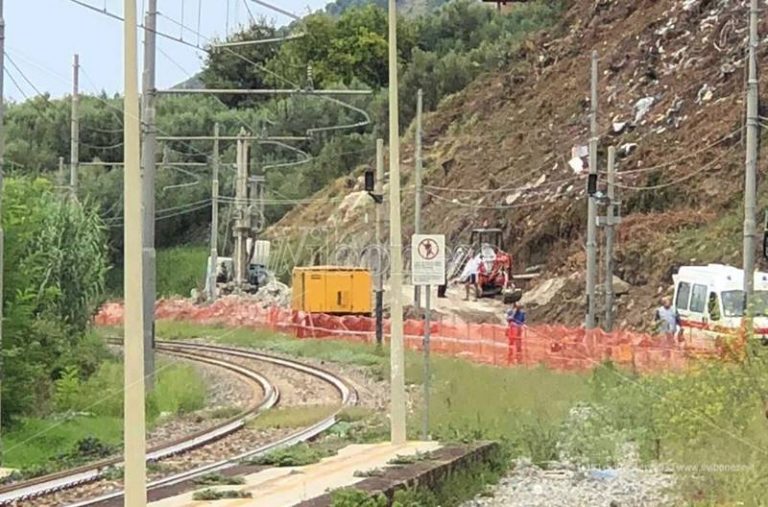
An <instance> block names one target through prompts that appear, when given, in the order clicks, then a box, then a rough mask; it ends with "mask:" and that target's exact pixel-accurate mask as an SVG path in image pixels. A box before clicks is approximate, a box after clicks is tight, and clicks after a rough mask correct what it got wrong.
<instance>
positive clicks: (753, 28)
mask: <svg viewBox="0 0 768 507" xmlns="http://www.w3.org/2000/svg"><path fill="white" fill-rule="evenodd" d="M758 14H759V10H758V0H751V1H750V4H749V55H748V65H749V81H748V84H747V153H746V167H745V178H744V179H745V181H744V252H743V255H744V299H745V310H746V312H745V316H746V317H747V319H748V320H749V319H750V318H751V314H752V295H753V293H754V281H755V280H754V272H755V248H756V238H757V232H756V227H757V225H756V213H757V149H758V145H757V142H758V134H759V128H760V126H759V123H758V101H759V97H758V79H757V45H758V43H759V39H758V33H757V25H758ZM747 329H751V325H749V326H748V327H747Z"/></svg>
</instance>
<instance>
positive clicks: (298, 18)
mask: <svg viewBox="0 0 768 507" xmlns="http://www.w3.org/2000/svg"><path fill="white" fill-rule="evenodd" d="M250 1H251V2H253V3H255V4H259V5H261V6H262V7H266V8H267V9H271V10H273V11H275V12H279V13H280V14H282V15H283V16H288V17H289V18H292V19H293V20H294V21H298V20H300V19H301V17H300V16H297V15H296V14H294V13H292V12H289V11H286V10H284V9H281V8H280V7H277V6H275V5H272V4H270V3H268V2H264V1H262V0H250Z"/></svg>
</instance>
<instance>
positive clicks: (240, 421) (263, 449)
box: [0, 341, 358, 506]
mask: <svg viewBox="0 0 768 507" xmlns="http://www.w3.org/2000/svg"><path fill="white" fill-rule="evenodd" d="M157 350H158V352H162V353H164V354H168V355H171V356H174V357H179V358H183V359H187V360H191V361H195V362H199V363H203V364H208V365H211V366H215V367H220V368H223V369H226V370H229V371H230V372H233V373H235V374H237V375H238V376H240V377H242V378H244V379H246V380H247V381H248V382H249V383H250V384H251V385H252V386H253V388H254V390H259V391H260V392H262V393H263V396H262V397H261V400H260V401H258V402H256V403H252V404H250V405H249V406H248V407H246V408H245V409H244V410H243V411H242V412H240V413H239V414H238V415H236V416H234V417H232V418H231V419H228V420H226V421H224V422H222V423H219V424H216V425H215V426H213V427H212V428H209V429H206V430H203V431H199V432H196V433H194V434H192V435H189V436H186V437H184V438H181V439H178V440H175V441H172V442H169V443H166V444H162V445H159V446H157V447H155V448H152V449H149V450H148V451H147V462H157V461H160V460H163V459H166V458H169V457H171V456H176V455H180V454H183V453H186V452H189V451H191V450H193V449H198V448H201V447H204V446H206V445H209V444H212V443H214V442H217V441H219V440H220V439H222V438H224V437H226V436H229V435H232V434H234V433H236V432H237V431H239V430H241V429H243V428H244V427H245V425H246V423H247V422H248V421H249V420H251V419H253V418H254V417H258V415H259V413H261V412H263V411H265V410H269V409H271V408H274V407H276V406H277V404H278V402H279V401H280V391H279V389H278V388H277V387H276V386H275V385H274V384H273V383H272V382H270V380H269V379H267V378H266V377H265V376H264V375H261V374H260V373H258V372H256V371H254V370H252V369H250V368H246V367H244V366H242V365H240V364H237V363H236V362H235V360H251V361H257V362H261V363H267V364H270V365H273V366H277V367H280V368H286V369H289V370H294V371H296V372H300V373H302V374H304V375H308V376H310V377H313V378H314V379H315V381H317V382H322V383H325V384H328V385H330V386H331V387H332V388H333V389H334V390H335V391H336V392H337V393H338V395H339V399H340V403H339V406H338V409H337V410H335V411H334V412H333V413H332V414H331V415H329V416H328V417H326V418H324V419H322V420H321V421H318V422H317V423H315V424H313V425H311V426H308V427H306V428H302V429H300V430H297V431H295V432H292V433H291V434H289V435H287V436H283V437H282V438H279V439H278V440H275V441H271V442H268V443H266V444H264V445H261V446H259V447H257V448H254V449H250V450H248V451H245V452H241V453H238V454H237V455H234V456H229V457H227V458H225V459H222V460H220V461H216V462H214V463H208V464H205V465H202V466H197V467H194V468H191V469H189V470H185V471H183V472H179V473H175V474H173V475H170V476H167V477H163V478H160V479H157V480H154V481H152V482H149V483H148V485H147V489H148V492H149V491H152V490H155V489H159V488H164V487H167V486H173V485H175V484H179V483H182V482H186V481H189V480H192V479H195V478H197V477H201V476H203V475H206V474H209V473H212V472H217V471H221V470H224V469H226V468H229V467H232V466H235V465H237V464H238V463H240V462H241V461H242V460H244V459H248V458H253V457H256V456H259V455H262V454H266V453H268V452H270V451H273V450H275V449H278V448H281V447H284V446H289V445H293V444H296V443H299V442H304V441H307V440H309V439H311V438H313V437H315V436H317V435H319V434H320V433H322V432H324V431H325V430H327V429H328V428H330V427H331V426H333V425H334V424H335V423H336V418H337V416H338V414H339V413H340V412H341V411H342V410H343V409H344V408H345V407H347V406H350V405H355V404H356V403H357V401H358V400H357V392H356V390H355V389H354V388H353V387H352V386H351V385H350V384H348V383H347V381H345V380H344V379H342V378H340V377H338V376H337V375H334V374H333V373H330V372H329V371H326V370H323V369H320V368H317V367H315V366H310V365H307V364H304V363H301V362H298V361H294V360H290V359H284V358H280V357H275V356H271V355H268V354H263V353H260V352H255V351H249V350H244V349H238V348H232V347H222V346H217V345H209V344H204V343H188V342H168V341H158V342H157ZM212 356H213V357H212ZM221 356H224V357H226V358H232V360H228V359H223V358H222V357H221ZM121 466H122V457H115V458H112V459H106V460H102V461H98V462H95V463H91V464H89V465H85V466H82V467H78V468H75V469H70V470H64V471H61V472H58V473H54V474H50V475H45V476H41V477H37V478H34V479H30V480H25V481H21V482H17V483H13V484H8V485H5V486H2V487H0V505H15V504H18V503H20V502H27V501H30V500H32V499H37V498H40V497H43V496H46V495H51V494H54V493H57V492H61V491H64V490H68V489H72V488H76V487H78V486H82V485H85V484H89V483H91V482H94V481H97V480H99V479H100V478H102V477H104V476H105V474H106V473H107V472H108V471H110V470H112V469H114V468H116V467H121ZM121 496H122V491H121V490H120V491H114V492H111V493H108V494H104V495H101V496H98V497H95V498H90V499H87V500H83V501H80V502H79V503H75V504H72V505H76V506H90V505H97V504H99V503H102V502H106V501H109V500H113V499H116V498H119V497H121Z"/></svg>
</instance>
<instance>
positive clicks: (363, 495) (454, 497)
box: [331, 447, 509, 507]
mask: <svg viewBox="0 0 768 507" xmlns="http://www.w3.org/2000/svg"><path fill="white" fill-rule="evenodd" d="M415 462H416V460H404V462H403V463H398V464H402V465H410V464H413V463H415ZM508 463H509V456H508V455H507V454H506V451H504V450H503V449H501V448H500V447H497V448H496V449H495V450H493V451H492V452H491V453H490V454H489V456H488V457H487V459H485V460H482V461H475V462H473V463H471V464H469V466H467V467H465V468H461V469H459V470H458V471H454V472H451V473H449V474H448V475H447V476H446V477H445V478H444V479H443V480H442V481H440V483H439V484H433V485H430V487H429V488H428V489H427V488H421V487H418V488H409V489H403V490H399V491H397V492H396V493H395V496H394V500H393V502H392V506H393V507H439V506H442V507H453V506H456V505H460V504H462V503H463V502H464V501H466V500H468V499H470V498H472V497H474V496H475V495H476V494H478V493H481V492H482V491H483V489H484V488H485V487H486V485H487V484H490V483H495V482H497V481H498V480H499V477H501V475H502V474H503V473H504V472H505V471H506V469H507V466H508ZM355 475H356V476H357V477H371V476H377V475H381V471H378V470H373V471H370V472H369V473H360V474H355ZM331 505H332V506H333V507H353V506H361V505H365V506H371V507H377V506H379V505H388V502H387V501H386V499H385V498H384V496H383V495H375V496H371V495H370V494H369V493H367V492H365V491H362V490H360V489H357V488H341V489H337V490H335V491H333V493H332V494H331Z"/></svg>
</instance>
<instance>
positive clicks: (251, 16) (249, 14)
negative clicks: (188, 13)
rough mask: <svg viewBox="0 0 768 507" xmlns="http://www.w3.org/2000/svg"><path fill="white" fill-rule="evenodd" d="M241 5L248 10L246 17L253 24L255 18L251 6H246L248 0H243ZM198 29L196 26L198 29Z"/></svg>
mask: <svg viewBox="0 0 768 507" xmlns="http://www.w3.org/2000/svg"><path fill="white" fill-rule="evenodd" d="M243 5H245V10H246V11H248V17H250V18H251V23H252V24H253V25H256V18H255V17H254V16H253V12H251V8H250V7H249V6H248V0H243ZM199 30H200V29H199V28H198V31H199Z"/></svg>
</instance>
